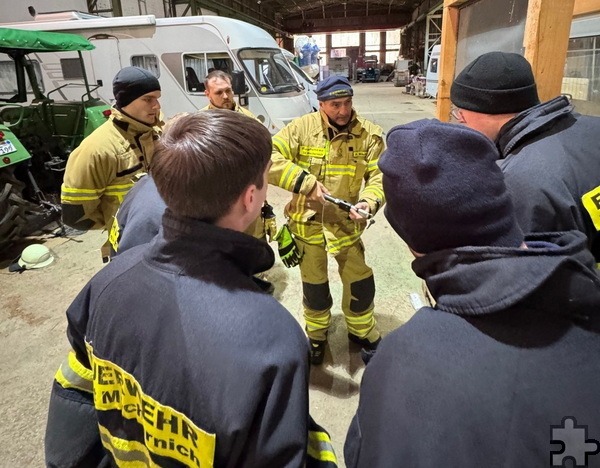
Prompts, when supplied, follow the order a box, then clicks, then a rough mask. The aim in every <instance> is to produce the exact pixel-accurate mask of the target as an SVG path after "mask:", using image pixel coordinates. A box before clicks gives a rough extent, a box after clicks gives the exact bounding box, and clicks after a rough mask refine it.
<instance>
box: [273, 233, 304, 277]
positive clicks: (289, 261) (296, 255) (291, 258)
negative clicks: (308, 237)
mask: <svg viewBox="0 0 600 468" xmlns="http://www.w3.org/2000/svg"><path fill="white" fill-rule="evenodd" d="M275 240H276V241H277V244H278V250H279V256H280V257H281V261H282V262H283V264H284V265H285V266H286V267H288V268H291V267H295V266H296V265H299V264H300V258H301V255H300V251H299V250H298V246H297V245H296V242H294V238H293V237H292V233H291V231H290V228H289V227H288V225H287V224H284V225H283V226H282V227H281V229H280V230H279V232H278V233H277V235H276V236H275Z"/></svg>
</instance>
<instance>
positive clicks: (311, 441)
mask: <svg viewBox="0 0 600 468" xmlns="http://www.w3.org/2000/svg"><path fill="white" fill-rule="evenodd" d="M306 451H307V454H308V456H309V457H310V458H313V459H315V460H316V461H318V462H329V463H333V464H335V466H337V457H336V456H335V452H334V450H333V445H332V444H331V439H330V438H329V434H327V433H326V432H322V431H310V430H309V431H308V447H307V449H306ZM328 466H331V465H328Z"/></svg>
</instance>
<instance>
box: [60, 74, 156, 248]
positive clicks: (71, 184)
mask: <svg viewBox="0 0 600 468" xmlns="http://www.w3.org/2000/svg"><path fill="white" fill-rule="evenodd" d="M113 93H114V96H115V99H116V102H115V107H114V108H113V109H112V113H111V115H110V118H109V120H108V121H107V122H105V123H104V124H103V125H101V126H100V127H99V128H98V129H96V130H95V131H94V132H93V133H92V134H91V135H89V136H88V137H87V138H85V139H84V140H83V141H82V142H81V144H80V145H79V146H78V147H77V148H76V149H75V150H74V151H73V152H72V153H71V155H70V156H69V160H68V162H67V166H66V169H65V176H64V180H63V185H62V188H61V204H62V212H63V221H64V223H65V224H67V225H68V226H71V227H74V228H76V229H81V230H88V229H110V227H111V225H112V223H113V217H114V215H115V213H116V211H117V209H118V208H119V206H120V205H121V203H122V201H123V198H124V197H125V195H126V194H127V192H129V190H130V189H131V187H133V184H134V182H135V181H136V180H137V177H138V175H139V174H143V173H146V172H147V171H148V168H149V164H150V162H151V160H152V155H153V153H154V142H155V140H157V139H158V135H159V134H160V132H161V131H162V126H163V122H162V121H161V115H160V104H159V102H158V99H159V98H160V84H159V82H158V80H157V79H156V77H154V75H152V74H151V73H150V72H149V71H147V70H144V69H142V68H138V67H126V68H123V69H122V70H121V71H119V73H117V75H116V76H115V78H114V80H113ZM107 253H108V252H107V251H106V252H103V255H107Z"/></svg>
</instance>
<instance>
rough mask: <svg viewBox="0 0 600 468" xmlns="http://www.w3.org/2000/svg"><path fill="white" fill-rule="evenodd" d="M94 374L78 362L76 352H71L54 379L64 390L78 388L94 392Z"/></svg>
mask: <svg viewBox="0 0 600 468" xmlns="http://www.w3.org/2000/svg"><path fill="white" fill-rule="evenodd" d="M93 377H94V376H93V372H92V370H91V369H88V368H87V367H85V366H84V365H83V364H81V363H80V362H79V361H78V360H77V356H76V355H75V351H70V352H69V356H68V358H67V360H66V361H64V362H63V363H62V364H61V365H60V367H59V368H58V371H57V372H56V375H55V376H54V378H55V379H56V381H57V382H58V383H59V384H60V385H61V387H63V388H76V389H77V390H81V391H84V392H89V393H92V391H93V385H92V380H93Z"/></svg>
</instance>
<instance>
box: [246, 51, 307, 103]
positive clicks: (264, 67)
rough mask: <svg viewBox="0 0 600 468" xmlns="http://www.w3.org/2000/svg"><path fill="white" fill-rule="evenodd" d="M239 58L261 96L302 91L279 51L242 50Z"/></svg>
mask: <svg viewBox="0 0 600 468" xmlns="http://www.w3.org/2000/svg"><path fill="white" fill-rule="evenodd" d="M238 57H239V59H240V60H241V62H242V64H243V65H244V69H245V71H246V74H247V75H248V76H249V77H250V79H251V80H252V81H253V82H254V84H255V86H256V88H257V89H258V91H259V92H260V93H261V94H280V93H288V92H290V91H300V90H301V88H300V86H299V85H298V82H297V81H296V77H295V76H294V73H293V72H292V70H291V68H290V66H289V64H288V62H287V60H286V58H285V57H284V56H283V54H282V53H281V51H280V50H279V49H242V50H240V51H239V52H238Z"/></svg>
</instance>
